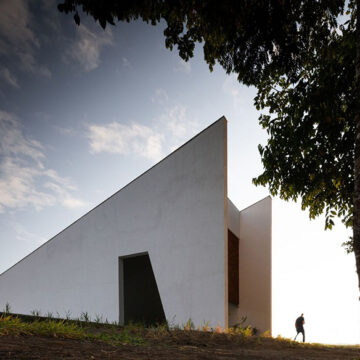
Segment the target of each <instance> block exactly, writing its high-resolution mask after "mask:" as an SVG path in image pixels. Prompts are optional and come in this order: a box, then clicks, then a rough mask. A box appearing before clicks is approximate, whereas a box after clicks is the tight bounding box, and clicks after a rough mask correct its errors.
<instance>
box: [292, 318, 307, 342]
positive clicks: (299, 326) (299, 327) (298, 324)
mask: <svg viewBox="0 0 360 360" xmlns="http://www.w3.org/2000/svg"><path fill="white" fill-rule="evenodd" d="M304 324H305V319H304V314H301V315H300V316H299V317H298V318H297V319H296V321H295V328H296V336H295V338H294V341H295V340H296V337H297V336H298V335H299V333H302V336H303V342H305V330H304Z"/></svg>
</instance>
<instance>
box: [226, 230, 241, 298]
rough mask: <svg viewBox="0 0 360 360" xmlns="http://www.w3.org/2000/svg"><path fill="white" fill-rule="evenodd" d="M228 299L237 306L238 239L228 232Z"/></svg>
mask: <svg viewBox="0 0 360 360" xmlns="http://www.w3.org/2000/svg"><path fill="white" fill-rule="evenodd" d="M228 291H229V293H228V297H229V302H230V303H232V304H235V305H238V304H239V238H238V237H237V236H235V235H234V234H233V233H232V232H231V231H230V230H228Z"/></svg>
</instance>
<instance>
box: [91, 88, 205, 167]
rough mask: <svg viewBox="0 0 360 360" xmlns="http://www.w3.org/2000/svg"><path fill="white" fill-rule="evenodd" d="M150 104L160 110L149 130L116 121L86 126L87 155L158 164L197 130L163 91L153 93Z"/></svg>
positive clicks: (197, 125) (139, 125) (183, 110)
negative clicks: (128, 157) (117, 156)
mask: <svg viewBox="0 0 360 360" xmlns="http://www.w3.org/2000/svg"><path fill="white" fill-rule="evenodd" d="M151 101H152V102H153V103H157V104H158V105H159V108H160V109H161V113H160V114H159V115H158V116H157V117H156V118H155V119H154V121H153V123H152V126H147V125H143V124H139V123H136V122H133V123H131V124H121V123H120V122H117V121H113V122H111V123H109V124H103V125H94V124H92V125H89V126H88V135H87V136H88V138H89V144H90V152H91V153H92V154H97V153H112V154H121V155H134V156H138V157H144V158H146V159H149V160H152V161H158V160H160V159H161V158H162V157H163V156H164V155H166V153H168V152H169V151H172V150H174V149H175V148H176V147H178V146H179V145H181V143H182V142H184V141H185V140H187V139H188V138H190V137H191V136H193V135H194V134H195V133H196V132H197V131H198V130H199V123H198V122H197V121H196V120H194V119H191V118H190V117H189V116H188V115H187V108H186V107H185V106H184V105H182V104H180V103H171V102H170V100H169V96H168V94H167V93H166V91H165V90H163V89H157V90H156V91H155V92H154V95H153V96H152V97H151Z"/></svg>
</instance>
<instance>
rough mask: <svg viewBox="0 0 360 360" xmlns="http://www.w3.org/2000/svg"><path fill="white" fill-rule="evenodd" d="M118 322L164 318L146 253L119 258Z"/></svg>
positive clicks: (144, 321) (150, 321)
mask: <svg viewBox="0 0 360 360" xmlns="http://www.w3.org/2000/svg"><path fill="white" fill-rule="evenodd" d="M119 297H120V301H119V304H120V309H119V310H120V324H128V323H129V322H134V323H138V322H141V323H143V324H145V325H147V326H149V325H153V324H156V323H163V322H165V320H166V319H165V313H164V309H163V306H162V303H161V298H160V294H159V290H158V287H157V284H156V279H155V276H154V272H153V269H152V266H151V262H150V257H149V254H148V253H142V254H134V255H130V256H125V257H120V258H119Z"/></svg>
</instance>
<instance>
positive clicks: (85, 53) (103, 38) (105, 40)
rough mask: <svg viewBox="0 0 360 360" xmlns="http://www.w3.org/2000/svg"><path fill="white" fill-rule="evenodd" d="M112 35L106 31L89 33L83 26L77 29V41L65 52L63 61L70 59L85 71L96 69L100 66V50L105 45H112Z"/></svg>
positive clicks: (108, 30)
mask: <svg viewBox="0 0 360 360" xmlns="http://www.w3.org/2000/svg"><path fill="white" fill-rule="evenodd" d="M112 44H113V39H112V33H111V31H110V29H109V28H108V29H107V30H106V31H102V30H100V29H99V30H96V32H95V31H91V30H90V29H88V28H87V27H86V26H85V25H80V26H79V27H77V39H76V40H75V41H74V42H73V43H72V45H71V46H70V47H69V49H68V50H67V52H66V55H65V60H69V59H72V60H74V61H76V62H78V63H79V64H80V65H82V67H83V69H84V70H85V71H91V70H94V69H96V68H97V67H98V66H99V65H100V62H101V60H100V53H101V49H102V48H103V47H104V46H106V45H112Z"/></svg>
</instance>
